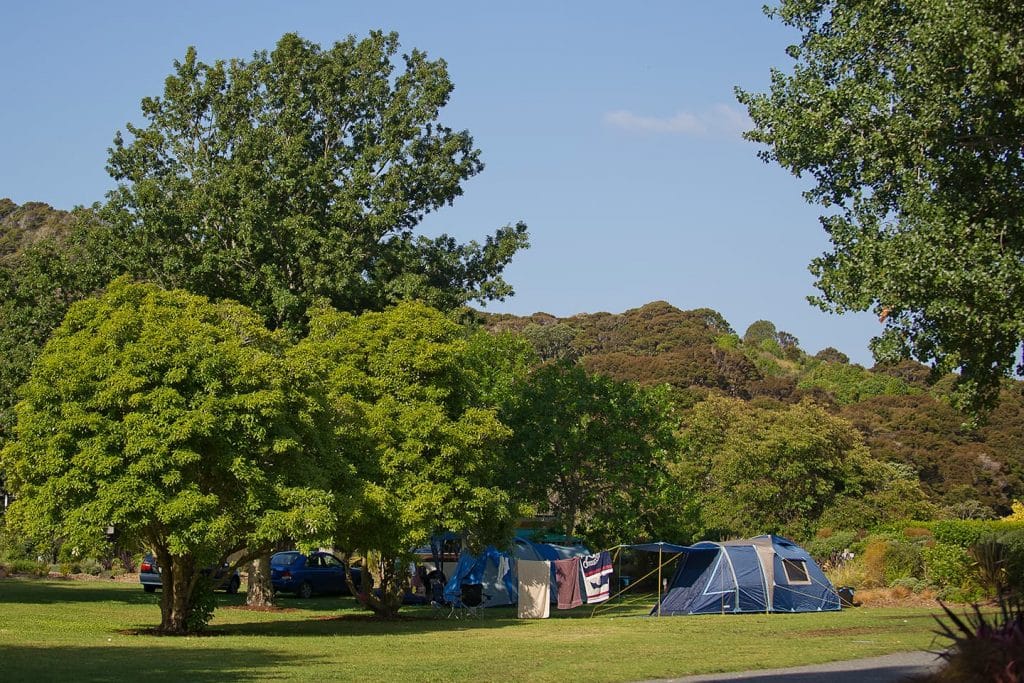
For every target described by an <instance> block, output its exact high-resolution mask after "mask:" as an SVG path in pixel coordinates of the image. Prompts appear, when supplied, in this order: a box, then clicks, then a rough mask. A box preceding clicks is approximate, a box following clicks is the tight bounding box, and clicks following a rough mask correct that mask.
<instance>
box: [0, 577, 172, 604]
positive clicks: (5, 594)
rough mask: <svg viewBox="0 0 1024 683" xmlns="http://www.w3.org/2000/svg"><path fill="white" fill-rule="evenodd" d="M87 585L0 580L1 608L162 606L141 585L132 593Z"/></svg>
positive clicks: (119, 586) (99, 584) (97, 583)
mask: <svg viewBox="0 0 1024 683" xmlns="http://www.w3.org/2000/svg"><path fill="white" fill-rule="evenodd" d="M83 583H84V582H79V581H73V580H69V579H66V580H61V579H10V578H8V579H3V580H0V604H3V603H21V604H25V605H54V604H67V603H73V602H96V601H100V600H103V601H107V602H122V603H125V604H128V605H159V604H160V593H146V592H145V591H144V590H143V589H142V586H141V585H137V586H135V587H136V588H137V590H129V589H128V588H127V587H126V586H125V584H124V583H117V584H115V583H114V582H109V583H105V582H103V581H89V582H87V584H88V585H83Z"/></svg>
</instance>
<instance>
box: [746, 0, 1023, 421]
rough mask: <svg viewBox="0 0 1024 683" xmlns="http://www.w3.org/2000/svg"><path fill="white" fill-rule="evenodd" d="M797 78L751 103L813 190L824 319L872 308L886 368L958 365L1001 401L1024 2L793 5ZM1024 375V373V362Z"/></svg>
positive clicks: (1009, 337)
mask: <svg viewBox="0 0 1024 683" xmlns="http://www.w3.org/2000/svg"><path fill="white" fill-rule="evenodd" d="M770 13H771V14H772V16H774V17H776V18H778V19H780V20H781V21H782V22H783V23H785V24H786V25H788V26H791V27H793V28H795V29H796V30H798V31H799V32H800V33H801V40H800V42H799V44H797V45H793V46H791V47H789V49H788V50H787V53H788V55H789V56H790V57H791V58H792V59H793V64H792V71H791V72H789V73H784V72H782V71H778V70H773V71H772V81H771V87H770V89H769V91H768V92H767V93H760V94H756V93H748V92H743V91H739V93H738V94H739V98H740V101H741V102H742V103H744V104H745V105H746V106H747V108H748V110H749V113H750V116H751V118H752V119H753V121H754V126H755V128H754V130H753V131H751V132H750V133H748V134H747V137H748V138H749V139H751V140H753V141H755V142H759V143H763V144H764V145H766V146H767V147H766V149H765V150H764V151H762V152H761V156H762V158H764V159H765V160H766V161H774V162H777V163H778V164H779V165H780V166H782V167H783V168H786V169H788V170H790V171H792V172H793V173H794V174H796V175H799V176H803V177H809V178H810V179H811V180H812V181H813V185H812V187H811V189H810V190H808V191H807V192H806V194H805V196H806V198H807V199H808V201H810V202H812V203H817V204H820V205H821V206H822V207H823V208H824V209H825V210H826V211H827V213H826V214H825V215H824V216H823V217H822V219H821V222H822V224H823V226H824V228H825V230H826V231H827V232H828V235H829V238H830V239H831V241H832V245H833V247H834V249H833V251H832V252H831V253H828V254H826V255H824V256H822V257H821V258H819V259H817V260H815V261H814V263H813V265H812V271H813V272H814V274H815V275H816V276H817V278H818V282H817V284H818V287H819V288H820V290H821V291H822V294H823V296H822V298H821V300H820V301H819V303H820V305H822V306H823V307H824V308H826V309H830V310H834V311H837V312H842V311H846V310H861V311H863V310H868V309H874V311H875V312H876V313H877V314H878V315H879V318H880V320H882V321H884V323H885V326H886V327H885V330H884V333H883V335H882V336H881V337H880V338H879V339H877V340H876V341H875V343H874V344H873V348H874V351H875V354H876V356H877V357H878V358H880V359H885V360H889V361H892V360H895V359H898V358H902V357H908V356H910V357H914V358H917V359H919V360H921V361H923V362H932V361H934V362H935V363H936V364H937V366H938V368H939V370H940V371H950V370H953V369H954V368H959V370H960V375H959V378H958V382H957V390H956V392H955V393H954V395H953V397H954V399H955V400H956V401H957V402H958V403H959V404H961V405H963V406H965V407H967V408H970V409H971V410H978V409H982V408H987V407H990V406H991V405H992V404H993V403H994V401H995V400H996V399H997V398H998V394H999V390H1000V386H1001V382H1000V380H1001V378H1002V377H1003V376H1004V375H1006V374H1009V373H1010V372H1012V371H1013V370H1014V367H1015V363H1016V356H1017V352H1018V350H1019V347H1020V345H1021V341H1022V339H1024V314H1022V311H1024V230H1022V223H1021V216H1022V215H1024V184H1022V183H1021V178H1022V177H1024V151H1022V149H1021V144H1020V140H1021V137H1022V136H1024V79H1022V78H1021V73H1022V71H1024V5H1022V4H1021V3H1020V2H977V1H976V0H895V1H893V2H884V3H878V2H851V1H850V0H783V1H782V2H781V3H780V4H779V6H778V7H777V8H775V9H774V10H771V12H770ZM1017 368H1018V369H1021V368H1024V364H1017Z"/></svg>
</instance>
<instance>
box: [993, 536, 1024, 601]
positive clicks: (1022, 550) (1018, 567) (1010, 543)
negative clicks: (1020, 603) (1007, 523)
mask: <svg viewBox="0 0 1024 683" xmlns="http://www.w3.org/2000/svg"><path fill="white" fill-rule="evenodd" d="M998 538H999V541H1000V542H1001V543H1002V544H1003V545H1004V546H1006V588H1007V589H1008V590H1009V591H1010V592H1011V593H1017V594H1019V595H1024V529H1017V530H1013V531H1008V532H1005V533H1003V534H1000V535H999V536H998Z"/></svg>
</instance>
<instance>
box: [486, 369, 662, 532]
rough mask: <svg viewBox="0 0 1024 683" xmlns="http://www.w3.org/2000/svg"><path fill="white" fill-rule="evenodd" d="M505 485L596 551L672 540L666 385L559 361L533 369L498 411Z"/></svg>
mask: <svg viewBox="0 0 1024 683" xmlns="http://www.w3.org/2000/svg"><path fill="white" fill-rule="evenodd" d="M505 411H506V412H505V421H506V422H507V423H508V424H509V426H511V427H512V429H513V432H514V439H513V441H512V443H511V445H510V449H509V475H510V476H511V478H512V482H511V484H512V487H514V488H515V489H516V490H519V491H522V492H524V493H526V494H527V495H528V496H529V497H530V498H531V500H532V501H534V502H535V504H537V505H538V506H539V507H541V508H542V509H550V510H551V511H552V512H554V514H555V517H556V519H557V520H558V523H559V525H560V526H561V529H562V530H563V531H564V532H565V533H568V534H570V535H582V536H584V537H586V538H587V540H589V541H591V542H592V543H595V544H597V545H601V546H603V545H608V544H614V543H616V542H618V541H619V540H621V539H623V538H642V537H645V536H646V537H651V536H656V535H661V534H662V533H673V532H674V531H675V529H674V528H673V524H674V522H672V521H671V519H669V518H671V517H673V516H674V515H676V514H677V513H678V508H676V507H675V506H674V505H673V504H672V503H671V502H670V501H671V499H672V491H673V490H674V489H675V487H673V486H671V485H670V482H669V480H668V478H667V477H666V473H665V467H664V466H665V462H666V461H667V456H668V455H669V454H670V453H671V452H672V451H673V450H674V449H675V443H676V442H675V435H674V425H675V422H674V420H673V418H672V414H671V402H670V400H669V396H668V390H667V387H665V386H660V387H654V388H650V389H645V388H642V387H639V386H637V385H635V384H633V383H629V382H620V381H617V380H614V379H611V378H609V377H606V376H604V375H600V374H592V373H589V372H588V371H587V370H586V369H585V368H583V367H581V366H579V365H576V364H573V363H570V362H566V361H561V362H558V363H552V364H548V365H544V366H541V367H539V368H537V369H536V370H535V371H534V372H533V373H532V374H531V375H530V376H529V377H528V378H526V379H525V380H524V381H523V382H522V384H521V387H520V389H519V391H518V392H517V395H516V396H515V398H514V400H512V401H511V402H510V403H509V404H508V405H507V407H506V409H505Z"/></svg>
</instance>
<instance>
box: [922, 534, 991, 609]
mask: <svg viewBox="0 0 1024 683" xmlns="http://www.w3.org/2000/svg"><path fill="white" fill-rule="evenodd" d="M922 552H923V556H924V574H925V579H926V580H927V581H928V583H930V584H931V585H933V586H935V587H936V588H938V589H939V595H940V597H942V598H944V599H947V600H955V601H958V602H962V601H967V600H972V599H978V598H980V597H981V593H982V591H981V587H980V586H979V585H978V583H977V582H976V581H974V580H973V576H972V575H973V568H972V566H971V558H970V556H969V555H968V553H967V550H966V549H965V548H962V547H960V546H958V545H952V544H949V543H936V544H935V545H933V546H931V547H926V548H924V549H923V551H922Z"/></svg>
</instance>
